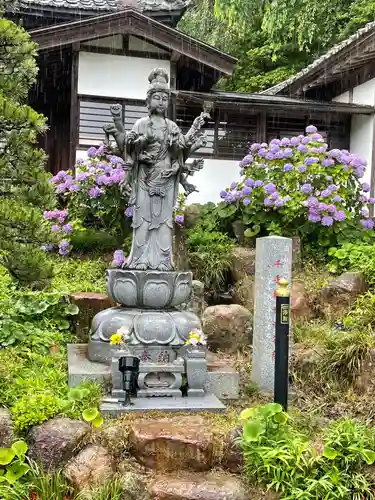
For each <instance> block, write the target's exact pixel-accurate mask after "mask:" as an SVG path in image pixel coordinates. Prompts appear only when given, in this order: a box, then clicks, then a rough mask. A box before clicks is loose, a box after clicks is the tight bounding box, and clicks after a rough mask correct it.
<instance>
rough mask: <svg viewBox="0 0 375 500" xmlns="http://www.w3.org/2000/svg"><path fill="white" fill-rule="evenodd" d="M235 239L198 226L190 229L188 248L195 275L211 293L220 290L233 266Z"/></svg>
mask: <svg viewBox="0 0 375 500" xmlns="http://www.w3.org/2000/svg"><path fill="white" fill-rule="evenodd" d="M233 245H234V244H233V241H232V240H231V239H230V238H229V237H228V236H227V235H225V234H222V233H219V232H215V231H214V232H208V231H205V230H204V229H202V228H200V227H198V228H196V229H192V230H190V231H188V238H187V248H188V252H189V263H190V266H191V269H192V271H193V273H194V277H195V279H197V280H200V281H202V282H203V283H204V285H205V289H206V291H207V292H209V293H213V294H215V293H217V292H219V291H220V290H221V289H222V288H223V286H224V284H225V281H226V277H227V273H228V271H229V269H230V266H231V252H232V248H233Z"/></svg>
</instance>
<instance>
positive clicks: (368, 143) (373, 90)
mask: <svg viewBox="0 0 375 500" xmlns="http://www.w3.org/2000/svg"><path fill="white" fill-rule="evenodd" d="M333 100H334V101H337V102H346V103H349V92H344V93H343V94H341V95H339V96H337V97H335V98H334V99H333ZM352 102H353V104H364V105H369V106H374V105H375V78H373V79H371V80H369V81H368V82H365V83H362V84H361V85H358V86H357V87H354V88H353V99H352ZM373 133H374V116H371V115H352V119H351V126H350V152H351V153H354V154H356V155H358V156H359V157H360V158H363V159H364V160H366V162H367V168H366V171H365V175H364V177H363V178H362V181H364V182H368V183H369V184H371V162H372V155H373V154H375V152H374V151H373V150H372V142H373V140H372V139H373Z"/></svg>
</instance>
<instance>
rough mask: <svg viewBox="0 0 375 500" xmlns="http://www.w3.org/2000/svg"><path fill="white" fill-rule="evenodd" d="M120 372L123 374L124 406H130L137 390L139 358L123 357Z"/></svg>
mask: <svg viewBox="0 0 375 500" xmlns="http://www.w3.org/2000/svg"><path fill="white" fill-rule="evenodd" d="M118 367H119V370H120V372H121V373H122V385H123V389H124V392H125V399H124V402H123V405H124V406H130V405H132V404H133V403H132V402H131V399H130V395H131V393H132V392H133V391H134V389H135V385H136V381H137V378H138V374H139V358H137V357H136V356H123V357H121V358H120V359H119V364H118Z"/></svg>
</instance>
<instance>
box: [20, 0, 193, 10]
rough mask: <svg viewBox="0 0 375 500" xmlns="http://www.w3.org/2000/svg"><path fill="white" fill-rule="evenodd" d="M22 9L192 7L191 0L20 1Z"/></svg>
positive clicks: (167, 8)
mask: <svg viewBox="0 0 375 500" xmlns="http://www.w3.org/2000/svg"><path fill="white" fill-rule="evenodd" d="M19 3H20V5H21V6H22V7H28V8H30V7H31V8H35V7H36V8H38V7H46V8H56V9H59V8H60V9H68V10H76V11H77V10H78V11H79V10H89V11H104V12H110V11H115V10H121V8H124V7H134V8H137V9H138V10H140V11H141V12H147V11H167V12H168V11H180V10H183V9H185V8H186V7H187V6H188V5H190V3H191V0H20V1H19Z"/></svg>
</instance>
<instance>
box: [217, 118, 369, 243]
mask: <svg viewBox="0 0 375 500" xmlns="http://www.w3.org/2000/svg"><path fill="white" fill-rule="evenodd" d="M365 168H366V162H365V161H363V160H362V159H361V158H359V157H358V156H356V155H353V154H351V153H350V152H349V151H347V150H339V149H331V150H329V149H328V145H327V144H326V143H325V142H324V139H323V137H322V136H321V135H320V134H319V133H318V130H317V128H316V127H315V126H313V125H309V126H308V127H307V128H306V134H305V135H299V136H297V137H292V138H283V139H281V140H279V139H273V140H272V141H271V142H270V143H269V144H266V143H263V144H258V143H255V144H252V145H251V147H250V149H249V152H248V154H247V155H246V156H245V157H244V158H243V160H242V161H241V162H240V169H241V170H240V176H241V177H240V180H239V181H237V182H233V183H232V184H231V186H230V187H229V188H227V189H225V190H223V191H221V193H220V196H221V198H222V200H223V201H222V203H220V206H219V212H218V213H219V215H220V216H221V217H223V218H231V219H232V220H238V219H239V220H243V222H244V223H245V225H246V227H247V229H246V231H245V236H247V237H252V236H255V235H267V234H279V235H283V236H300V237H302V238H303V239H304V240H305V241H307V242H311V241H315V242H317V243H318V244H319V246H325V247H329V246H332V245H335V244H337V243H340V242H344V241H348V240H350V239H353V238H354V239H356V238H358V237H363V231H364V230H366V231H367V232H369V231H370V230H372V229H373V227H374V221H373V220H372V218H370V211H369V207H370V205H372V204H374V203H375V199H374V198H370V197H369V194H368V193H369V191H370V186H369V185H368V184H367V183H362V182H361V179H362V178H363V176H364V172H365ZM371 233H372V231H371Z"/></svg>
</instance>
